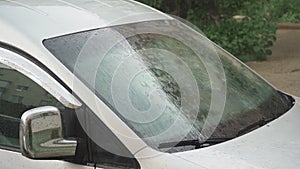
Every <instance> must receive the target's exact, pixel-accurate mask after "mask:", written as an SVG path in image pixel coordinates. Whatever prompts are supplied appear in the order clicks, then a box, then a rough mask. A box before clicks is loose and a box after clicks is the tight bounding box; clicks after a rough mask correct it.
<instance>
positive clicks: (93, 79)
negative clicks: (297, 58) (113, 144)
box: [43, 20, 291, 151]
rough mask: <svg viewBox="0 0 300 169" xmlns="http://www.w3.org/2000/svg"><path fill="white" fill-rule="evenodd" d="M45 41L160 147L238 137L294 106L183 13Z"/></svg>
mask: <svg viewBox="0 0 300 169" xmlns="http://www.w3.org/2000/svg"><path fill="white" fill-rule="evenodd" d="M43 43H44V45H45V47H46V48H47V49H48V50H49V51H50V52H51V53H52V54H53V55H54V56H55V57H57V59H59V60H60V61H61V62H62V63H63V64H64V65H65V66H66V67H67V68H68V69H69V70H70V71H72V72H74V74H75V75H76V76H77V77H78V78H79V79H81V80H82V81H83V82H84V83H85V84H86V85H87V86H88V87H89V88H90V89H91V90H92V91H94V92H95V94H96V95H97V97H99V98H100V99H101V100H103V101H104V102H105V103H106V104H107V105H108V106H110V107H111V109H112V110H113V111H114V112H115V113H116V114H117V115H118V116H119V117H120V118H121V119H122V120H123V121H124V122H125V123H126V124H127V125H128V126H129V127H130V128H131V129H132V130H133V131H135V133H136V134H137V135H138V136H139V137H141V138H142V139H143V140H144V141H145V142H146V143H147V144H148V145H149V146H151V147H153V148H155V149H158V150H161V149H163V148H166V147H163V148H160V146H161V145H162V144H164V143H172V142H175V143H174V146H175V145H176V144H177V143H178V142H181V141H182V140H183V141H184V140H186V141H189V140H199V141H200V142H201V140H202V141H203V142H204V141H205V140H207V139H209V138H234V137H237V136H239V135H240V134H241V131H242V130H243V129H245V128H247V127H249V126H251V125H253V124H255V123H256V122H259V121H261V120H270V119H271V120H272V119H275V118H277V117H279V116H280V115H282V114H283V113H285V112H286V111H287V110H288V109H290V107H291V101H290V99H289V98H288V97H287V96H285V95H284V94H282V93H280V92H278V91H276V90H275V89H274V88H272V87H271V86H270V85H269V84H268V83H266V82H265V81H264V80H262V79H261V78H260V77H259V76H257V75H256V74H254V73H253V72H252V71H251V70H249V69H248V68H247V67H246V66H245V65H244V64H241V63H240V62H239V61H237V60H236V59H235V58H233V57H232V56H231V55H230V54H228V53H227V52H225V51H224V50H223V49H221V48H220V47H218V46H216V45H214V44H213V43H212V42H210V41H209V40H208V39H207V38H206V37H204V36H203V35H202V34H201V33H199V32H197V31H195V30H193V29H191V28H190V27H188V26H186V25H185V24H183V23H181V22H180V21H178V20H158V21H147V22H141V23H132V24H127V25H120V26H113V27H107V28H101V29H95V30H90V31H85V32H80V33H75V34H70V35H65V36H60V37H56V38H51V39H47V40H45V41H44V42H43ZM176 142H177V143H176ZM169 147H171V146H169ZM183 150H184V149H182V150H176V151H183Z"/></svg>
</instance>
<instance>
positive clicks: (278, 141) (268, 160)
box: [174, 97, 300, 169]
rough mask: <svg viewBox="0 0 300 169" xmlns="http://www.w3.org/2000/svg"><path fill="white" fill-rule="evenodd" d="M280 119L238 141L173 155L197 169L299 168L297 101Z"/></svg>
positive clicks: (299, 104)
mask: <svg viewBox="0 0 300 169" xmlns="http://www.w3.org/2000/svg"><path fill="white" fill-rule="evenodd" d="M294 98H295V105H294V106H293V107H292V108H291V109H290V110H289V111H288V112H287V113H285V114H284V115H282V116H281V117H280V118H278V119H276V120H274V121H272V122H270V123H268V124H267V125H265V126H263V127H261V128H259V129H257V130H254V131H252V132H250V133H248V134H245V135H243V136H241V137H239V138H236V139H233V140H230V141H227V142H224V143H221V144H218V145H215V146H211V147H207V148H203V149H198V150H194V151H188V152H181V153H175V154H174V155H175V156H177V157H179V158H181V159H183V160H186V161H189V162H191V163H194V164H197V165H198V166H199V168H208V169H220V168H222V169H227V168H228V169H240V168H266V169H282V168H289V169H294V168H299V166H300V98H297V97H294Z"/></svg>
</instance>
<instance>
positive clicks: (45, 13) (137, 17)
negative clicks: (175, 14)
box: [0, 0, 170, 48]
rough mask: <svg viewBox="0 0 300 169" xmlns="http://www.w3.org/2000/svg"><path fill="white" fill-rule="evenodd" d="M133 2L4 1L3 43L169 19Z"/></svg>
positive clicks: (1, 5)
mask: <svg viewBox="0 0 300 169" xmlns="http://www.w3.org/2000/svg"><path fill="white" fill-rule="evenodd" d="M168 18H170V17H169V16H167V15H165V14H163V13H161V12H159V11H157V10H155V9H152V8H150V7H148V6H146V5H143V4H141V3H139V2H135V1H133V0H43V1H40V0H2V1H0V40H1V42H4V43H8V44H11V45H21V46H19V47H21V48H22V44H18V42H20V41H21V42H22V41H26V40H30V41H32V42H33V41H34V42H36V43H40V42H41V41H42V40H43V39H47V38H51V37H55V36H60V35H64V34H69V33H74V32H79V31H84V30H90V29H95V28H102V27H108V26H113V25H121V24H126V23H133V22H142V21H149V20H159V19H168Z"/></svg>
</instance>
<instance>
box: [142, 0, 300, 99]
mask: <svg viewBox="0 0 300 169" xmlns="http://www.w3.org/2000/svg"><path fill="white" fill-rule="evenodd" d="M138 1H140V2H142V3H145V4H147V5H150V6H152V7H154V8H156V9H158V10H160V11H163V12H165V13H168V14H172V15H177V16H179V17H181V18H183V19H186V20H188V21H190V22H191V23H192V24H194V25H196V26H197V27H198V28H200V30H201V31H202V32H204V34H205V35H206V36H207V37H208V38H209V39H211V40H212V41H214V42H215V43H217V44H218V45H220V46H221V47H223V48H224V49H226V50H227V51H229V52H230V53H232V54H233V55H234V56H236V57H237V58H239V59H240V60H242V61H243V62H246V64H247V65H249V66H250V67H251V68H253V69H254V70H256V71H257V72H258V73H259V74H260V75H262V76H263V77H264V78H266V79H267V80H268V81H269V82H271V83H272V84H273V85H274V86H275V87H277V88H279V89H282V90H283V91H285V92H288V93H291V94H293V95H296V96H300V0H256V1H254V0H243V1H241V0H138Z"/></svg>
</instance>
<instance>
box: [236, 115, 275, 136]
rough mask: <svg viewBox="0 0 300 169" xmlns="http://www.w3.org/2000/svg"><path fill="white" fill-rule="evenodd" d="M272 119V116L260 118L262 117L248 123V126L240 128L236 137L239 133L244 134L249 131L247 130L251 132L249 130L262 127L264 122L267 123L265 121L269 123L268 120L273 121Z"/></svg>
mask: <svg viewBox="0 0 300 169" xmlns="http://www.w3.org/2000/svg"><path fill="white" fill-rule="evenodd" d="M273 120H274V118H270V119H265V118H262V119H260V120H259V121H256V122H254V123H252V124H250V125H249V126H247V127H245V128H243V129H241V130H240V131H239V132H238V134H237V137H238V136H241V135H244V134H246V133H249V132H251V131H253V130H255V129H257V128H259V127H262V126H264V125H265V124H267V123H269V122H271V121H273Z"/></svg>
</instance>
